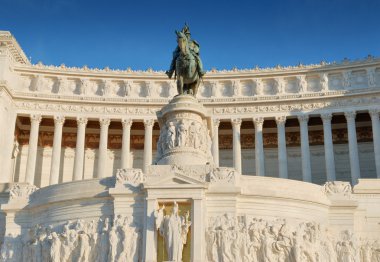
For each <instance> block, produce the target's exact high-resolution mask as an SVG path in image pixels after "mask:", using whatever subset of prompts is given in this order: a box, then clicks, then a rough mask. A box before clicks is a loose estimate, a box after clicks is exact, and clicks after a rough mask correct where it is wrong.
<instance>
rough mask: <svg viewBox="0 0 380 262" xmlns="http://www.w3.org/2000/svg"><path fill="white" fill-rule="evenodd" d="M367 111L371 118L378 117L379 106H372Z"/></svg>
mask: <svg viewBox="0 0 380 262" xmlns="http://www.w3.org/2000/svg"><path fill="white" fill-rule="evenodd" d="M368 113H369V115H370V116H371V118H373V117H379V113H380V109H379V108H372V109H370V110H368Z"/></svg>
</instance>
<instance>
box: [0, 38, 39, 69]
mask: <svg viewBox="0 0 380 262" xmlns="http://www.w3.org/2000/svg"><path fill="white" fill-rule="evenodd" d="M4 45H5V46H6V47H7V48H8V50H9V52H10V53H11V54H12V56H13V58H14V60H15V61H16V62H17V63H19V64H24V65H28V66H32V65H31V64H30V61H29V59H28V58H27V56H26V55H25V53H24V51H23V50H22V48H21V47H20V45H19V44H18V42H17V40H16V38H14V37H13V36H12V34H11V33H10V32H9V31H0V46H4Z"/></svg>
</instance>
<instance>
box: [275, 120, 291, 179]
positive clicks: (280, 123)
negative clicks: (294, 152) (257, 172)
mask: <svg viewBox="0 0 380 262" xmlns="http://www.w3.org/2000/svg"><path fill="white" fill-rule="evenodd" d="M285 122H286V116H276V123H277V141H278V142H277V144H278V172H279V177H280V178H288V159H287V155H286V138H285Z"/></svg>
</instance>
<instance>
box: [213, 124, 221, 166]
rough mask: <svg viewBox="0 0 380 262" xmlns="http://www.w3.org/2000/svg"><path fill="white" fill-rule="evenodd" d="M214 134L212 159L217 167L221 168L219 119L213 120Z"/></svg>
mask: <svg viewBox="0 0 380 262" xmlns="http://www.w3.org/2000/svg"><path fill="white" fill-rule="evenodd" d="M212 123H213V125H214V134H213V137H212V157H213V158H214V164H215V166H219V124H220V120H219V119H213V120H212Z"/></svg>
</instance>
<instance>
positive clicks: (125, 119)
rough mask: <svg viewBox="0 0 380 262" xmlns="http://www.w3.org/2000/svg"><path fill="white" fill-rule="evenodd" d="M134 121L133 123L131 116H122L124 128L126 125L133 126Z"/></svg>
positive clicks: (127, 126)
mask: <svg viewBox="0 0 380 262" xmlns="http://www.w3.org/2000/svg"><path fill="white" fill-rule="evenodd" d="M132 123H133V121H132V119H130V118H122V119H121V124H122V125H123V128H125V127H126V128H131V126H132Z"/></svg>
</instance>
